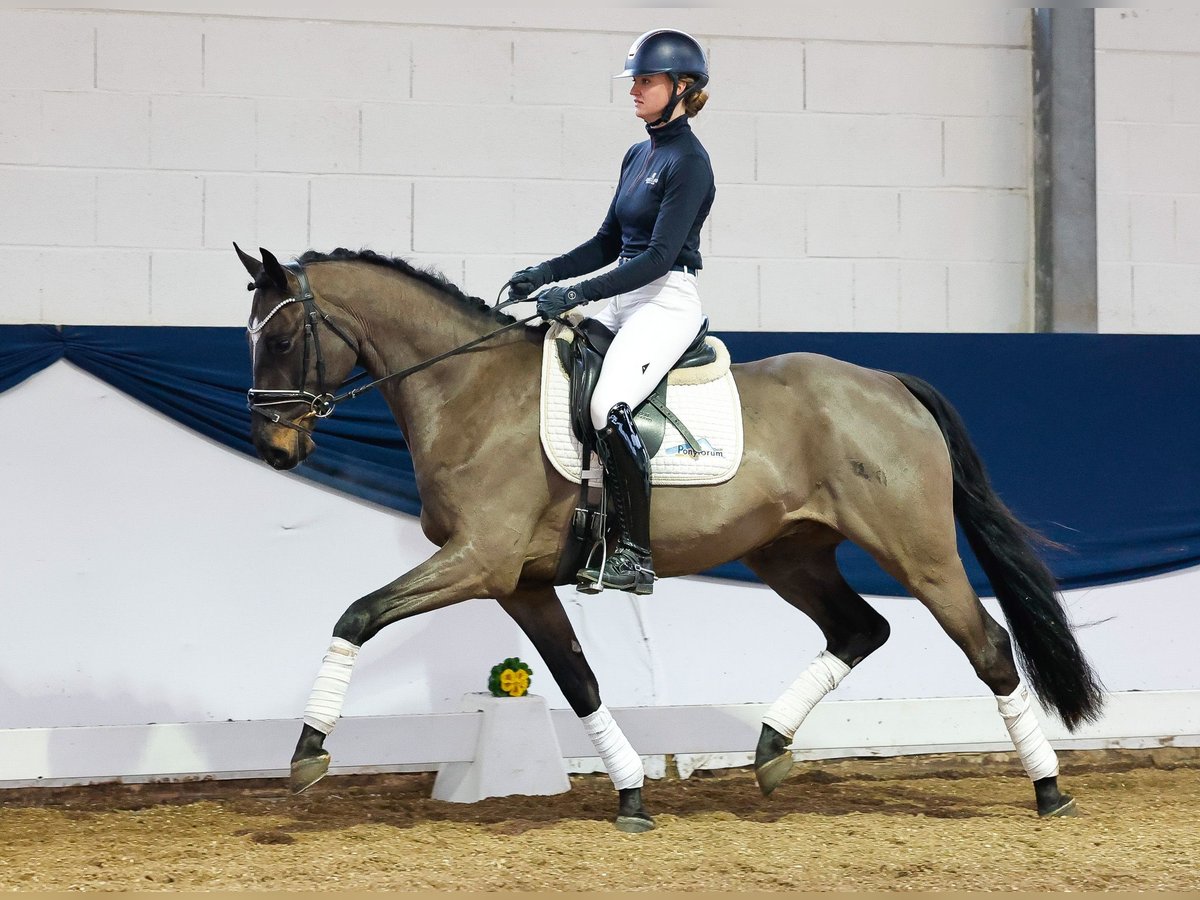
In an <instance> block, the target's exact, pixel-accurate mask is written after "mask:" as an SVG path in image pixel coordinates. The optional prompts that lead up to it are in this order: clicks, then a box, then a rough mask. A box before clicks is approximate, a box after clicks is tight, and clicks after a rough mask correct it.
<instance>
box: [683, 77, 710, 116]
mask: <svg viewBox="0 0 1200 900" xmlns="http://www.w3.org/2000/svg"><path fill="white" fill-rule="evenodd" d="M679 81H680V83H681V84H685V85H687V86H688V87H691V86H692V85H693V84H695V83H696V79H695V78H692V77H691V76H689V75H684V76H682V77H680V79H679ZM707 102H708V91H706V90H704V89H703V88H701V89H700V90H698V91H696V92H695V93H694V94H688V95H687V96H686V97H684V98H683V111H684V112H685V113H687V117H688V118H689V119H691V118H694V117H696V116H698V115H699V114H700V110H702V109H704V104H705V103H707Z"/></svg>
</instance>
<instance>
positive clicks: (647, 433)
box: [555, 317, 717, 457]
mask: <svg viewBox="0 0 1200 900" xmlns="http://www.w3.org/2000/svg"><path fill="white" fill-rule="evenodd" d="M615 337H616V335H615V334H613V332H612V331H610V330H609V329H608V328H607V327H606V326H604V325H602V324H601V323H599V322H597V321H596V320H595V319H584V320H583V321H581V322H580V323H579V324H578V325H576V326H575V340H573V341H568V340H566V339H564V338H559V339H558V340H557V341H556V342H555V347H556V349H557V350H558V359H559V362H560V363H561V364H562V367H563V370H564V371H565V372H566V373H567V374H568V376H569V377H570V385H571V386H570V403H571V430H572V431H573V432H574V433H575V438H576V440H578V441H579V443H581V444H583V446H584V447H585V448H586V447H589V446H590V444H591V442H592V416H591V411H590V410H591V404H592V392H593V391H595V389H596V382H597V381H598V380H599V378H600V368H601V366H602V365H603V364H604V355H605V354H606V353H608V348H609V347H610V346H612V342H613V338H615ZM707 337H708V318H707V317H705V319H704V322H703V323H702V324H701V325H700V330H699V331H698V332H697V333H696V337H695V339H694V340H693V341H692V342H691V344H689V345H688V348H687V349H686V350H684V351H683V355H682V356H680V357H679V360H678V361H677V362H676V363H675V365H673V366H671V371H672V372H674V371H675V370H676V369H691V368H696V367H697V366H705V365H708V364H709V363H712V362H715V361H716V359H717V353H716V351H715V350H714V349H713V348H712V347H711V346H710V345H709V344H707V343H706V342H705V338H707ZM669 377H670V373H669V372H668V373H667V375H664V376H663V378H662V381H660V382H659V383H658V384H657V385H656V386H655V388H654V390H653V391H652V392H651V393H650V396H649V397H647V398H646V399H645V400H643V401H642V402H641V403H640V404H639V405H638V406H637V407H636V408H635V409H634V411H633V421H634V424H635V425H636V426H637V430H638V434H639V435H641V438H642V443H643V444H644V445H645V446H646V453H647V455H649V456H650V457H653V456H654V455H655V454H656V453H658V451H659V448H660V447H662V442H663V434H664V433H665V431H666V423H667V422H670V423H671V424H672V425H674V426H675V428H676V429H678V431H679V433H680V434H681V435H682V436H683V439H684V440H685V441H687V443H688V445H689V446H690V447H691V448H692V449H693V450H695V451H697V452H699V451H700V449H701V447H700V444H699V443H698V442H697V440H696V438H695V437H694V436H693V435H692V433H691V432H690V431H688V429H687V426H686V425H684V424H683V423H682V422H681V421H679V419H678V417H677V416H676V415H675V414H674V413H673V412H671V410H670V408H668V406H667V381H668V378H669Z"/></svg>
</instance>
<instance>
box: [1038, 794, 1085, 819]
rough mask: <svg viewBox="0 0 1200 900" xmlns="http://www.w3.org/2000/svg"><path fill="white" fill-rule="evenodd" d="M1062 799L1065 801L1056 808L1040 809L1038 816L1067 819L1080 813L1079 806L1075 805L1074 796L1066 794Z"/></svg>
mask: <svg viewBox="0 0 1200 900" xmlns="http://www.w3.org/2000/svg"><path fill="white" fill-rule="evenodd" d="M1062 800H1063V802H1062V803H1060V804H1059V805H1058V806H1056V807H1054V809H1048V810H1046V811H1045V812H1042V811H1041V810H1038V816H1039V817H1040V818H1043V819H1055V818H1057V819H1065V818H1068V817H1070V816H1077V815H1079V807H1078V806H1076V805H1075V798H1074V797H1066V796H1064V797H1063V798H1062Z"/></svg>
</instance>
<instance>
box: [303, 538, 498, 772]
mask: <svg viewBox="0 0 1200 900" xmlns="http://www.w3.org/2000/svg"><path fill="white" fill-rule="evenodd" d="M509 568H512V567H511V566H506V565H505V564H504V563H501V562H497V561H496V560H494V559H489V560H485V559H481V558H480V557H479V555H478V554H477V553H471V552H467V551H465V550H462V549H455V548H454V547H451V546H449V545H447V547H444V548H443V549H442V550H440V551H438V553H436V554H434V555H433V556H432V557H431V558H430V559H428V560H426V561H425V562H424V563H422V564H421V565H419V566H417V568H415V569H413V570H412V571H411V572H409V573H407V574H405V575H403V576H402V577H400V578H398V579H396V580H395V581H393V582H392V583H391V584H389V585H386V586H385V587H382V588H380V589H379V590H377V591H373V592H372V593H370V594H367V595H366V596H365V597H362V598H360V599H358V600H356V601H354V603H352V604H350V606H349V608H347V609H346V611H345V612H344V613H342V616H341V618H340V619H338V622H337V625H336V626H335V627H334V629H333V638H332V640H331V642H330V645H329V649H328V650H327V651H326V652H325V657H324V659H322V661H321V667H320V670H319V671H318V673H317V677H316V680H315V681H314V683H313V689H312V693H311V694H310V695H309V699H308V703H307V704H306V706H305V707H304V726H303V728H302V729H301V731H300V739H299V740H298V741H297V742H296V750H295V752H294V753H293V754H292V760H291V779H290V784H291V790H292V792H293V793H296V794H298V793H300V792H301V791H303V790H306V789H307V788H310V787H312V786H313V785H314V784H316V783H317V782H318V781H320V780H321V779H322V778H324V777H325V775H326V773H327V772H328V771H329V765H330V762H331V757H330V755H329V752H328V751H327V750H325V738H326V737H327V736H328V735H329V733H330V732H331V731H333V728H334V726H335V725H336V724H337V720H338V719H339V718H340V717H341V713H342V706H343V704H344V702H345V699H346V691H347V689H348V687H349V685H350V675H351V673H352V672H353V669H354V664H355V662H356V661H357V658H358V652H359V649H360V648H361V647H362V645H363V644H364V643H366V641H367V640H368V639H370V638H371V637H373V636H374V635H375V634H377V633H378V632H379V630H380V629H381V628H383V627H384V626H386V625H389V624H391V623H392V622H397V621H399V620H400V619H406V618H408V617H410V616H415V615H418V614H420V613H423V612H429V611H430V610H434V609H440V608H441V607H443V606H450V605H451V604H454V603H458V602H459V601H462V600H470V599H475V598H479V597H488V596H496V595H497V594H498V593H505V592H507V591H509V590H511V585H512V583H514V582H515V580H516V575H517V573H516V571H515V570H514V571H513V572H512V573H511V575H510V577H509V578H508V579H507V580H506V579H505V578H504V577H503V575H502V573H504V572H505V571H506V570H507V569H509Z"/></svg>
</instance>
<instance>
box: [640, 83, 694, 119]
mask: <svg viewBox="0 0 1200 900" xmlns="http://www.w3.org/2000/svg"><path fill="white" fill-rule="evenodd" d="M667 75H668V77H670V79H671V99H670V100H668V101H667V105H666V106H665V107H663V111H662V115H661V116H659V117H658V120H657V121H654V122H651V123H650V127H651V128H657V127H658V126H659V125H666V124H667V123H668V122H670V121H671V114H672V113H674V112H675V107H676V106H677V105H679V101H680V100H682V99H683V98H684V97H686V96H687V95H688V94H690V93H692V92H693V91H694V90H695V89H696V83H695V82H694V81H693V82H692V83H691V84H690V85H688V86H687V88H686V89H685V90H684V92H683V93H682V94H680V93H677V91H678V90H679V76H678V75H676V74H675V73H674V72H667Z"/></svg>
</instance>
